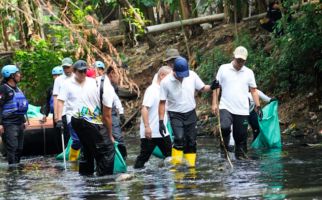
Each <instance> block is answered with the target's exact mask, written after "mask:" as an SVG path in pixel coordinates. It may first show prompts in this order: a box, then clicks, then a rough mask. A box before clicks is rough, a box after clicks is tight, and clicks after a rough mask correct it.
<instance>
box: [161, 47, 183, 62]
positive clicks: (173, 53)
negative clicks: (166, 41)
mask: <svg viewBox="0 0 322 200" xmlns="http://www.w3.org/2000/svg"><path fill="white" fill-rule="evenodd" d="M179 56H180V54H179V51H178V49H167V50H166V52H165V59H164V61H169V60H171V59H174V58H178V57H179Z"/></svg>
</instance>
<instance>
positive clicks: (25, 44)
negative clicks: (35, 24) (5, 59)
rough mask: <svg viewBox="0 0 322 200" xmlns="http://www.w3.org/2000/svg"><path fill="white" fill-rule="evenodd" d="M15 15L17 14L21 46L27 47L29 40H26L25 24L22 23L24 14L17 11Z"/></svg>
mask: <svg viewBox="0 0 322 200" xmlns="http://www.w3.org/2000/svg"><path fill="white" fill-rule="evenodd" d="M15 15H16V19H17V21H18V31H19V41H20V46H21V47H27V42H26V38H25V34H24V31H23V25H22V14H21V13H20V12H18V11H16V12H15Z"/></svg>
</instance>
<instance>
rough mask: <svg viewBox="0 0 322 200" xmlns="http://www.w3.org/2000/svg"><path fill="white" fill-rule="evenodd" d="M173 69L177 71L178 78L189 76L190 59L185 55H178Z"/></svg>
mask: <svg viewBox="0 0 322 200" xmlns="http://www.w3.org/2000/svg"><path fill="white" fill-rule="evenodd" d="M173 71H174V72H175V73H176V76H177V77H178V78H184V77H188V76H189V65H188V61H187V60H186V59H185V58H183V57H181V56H180V57H177V58H176V59H175V60H174V67H173Z"/></svg>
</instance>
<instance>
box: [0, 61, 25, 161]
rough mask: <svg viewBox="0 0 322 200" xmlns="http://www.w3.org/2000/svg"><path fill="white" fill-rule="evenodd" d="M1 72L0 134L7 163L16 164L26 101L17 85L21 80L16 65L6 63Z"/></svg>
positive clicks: (19, 153) (20, 152)
mask: <svg viewBox="0 0 322 200" xmlns="http://www.w3.org/2000/svg"><path fill="white" fill-rule="evenodd" d="M1 74H2V77H3V81H2V84H1V86H0V135H2V140H3V142H4V145H5V149H6V152H7V160H8V164H9V165H10V164H18V163H20V157H21V154H22V150H23V139H24V138H23V130H24V129H25V122H26V120H25V117H24V115H25V114H26V113H27V110H28V101H27V99H26V97H25V95H24V94H23V92H22V91H21V90H20V89H19V88H18V87H17V83H19V82H20V80H21V74H20V72H19V69H18V67H17V66H15V65H6V66H4V67H3V68H2V70H1Z"/></svg>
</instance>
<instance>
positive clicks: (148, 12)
mask: <svg viewBox="0 0 322 200" xmlns="http://www.w3.org/2000/svg"><path fill="white" fill-rule="evenodd" d="M142 7H143V10H144V16H145V18H146V19H148V20H149V21H150V24H151V25H153V24H156V20H155V17H154V11H153V7H146V6H142Z"/></svg>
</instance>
